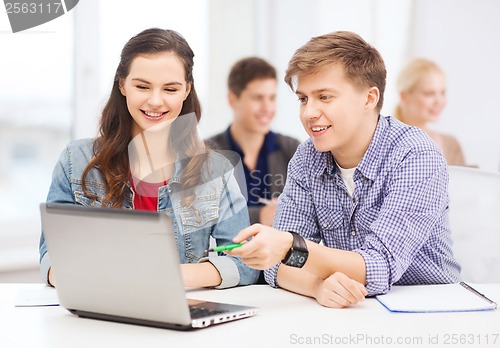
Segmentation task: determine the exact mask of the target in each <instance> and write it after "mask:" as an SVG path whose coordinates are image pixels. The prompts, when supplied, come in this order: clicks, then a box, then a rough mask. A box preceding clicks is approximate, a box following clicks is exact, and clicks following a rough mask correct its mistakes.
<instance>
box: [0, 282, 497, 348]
mask: <svg viewBox="0 0 500 348" xmlns="http://www.w3.org/2000/svg"><path fill="white" fill-rule="evenodd" d="M42 287H43V285H41V284H0V347H6V348H17V347H37V348H39V347H50V348H59V347H64V348H67V347H75V348H78V347H85V348H88V347H120V348H127V347H134V348H137V347H141V348H142V347H145V348H149V347H196V346H197V345H199V346H202V347H216V346H217V347H231V346H232V347H238V348H240V347H262V346H263V347H288V346H292V347H297V346H307V347H313V346H353V347H387V346H394V347H398V346H401V347H479V346H487V347H500V310H495V311H485V312H466V313H390V312H389V311H388V310H387V309H385V308H384V307H382V306H381V305H380V304H379V303H378V301H377V300H375V299H373V298H369V299H366V300H365V301H364V302H362V303H361V304H359V305H356V306H354V307H352V308H347V309H330V308H325V307H322V306H320V305H319V304H317V302H316V301H315V300H314V299H310V298H306V297H303V296H299V295H296V294H293V293H290V292H287V291H285V290H281V289H273V288H271V287H269V286H267V285H254V286H248V287H240V288H233V289H226V290H205V289H203V290H196V291H188V296H189V297H192V298H199V299H205V300H211V301H221V302H229V303H237V304H246V305H253V306H256V307H259V308H260V310H259V313H258V314H257V315H256V316H254V317H251V318H247V319H242V320H239V321H235V322H231V323H225V324H220V325H215V326H213V327H209V328H205V329H201V330H196V331H189V332H179V331H173V330H167V329H158V328H150V327H142V326H136V325H129V324H121V323H113V322H106V321H99V320H93V319H82V318H79V317H77V316H75V315H72V314H71V313H69V312H68V311H66V310H65V309H64V308H62V307H59V306H52V307H15V306H14V304H15V302H16V298H17V295H18V293H19V291H22V290H24V289H37V288H39V289H40V288H42ZM475 287H476V288H477V289H478V290H479V291H482V292H484V293H486V294H488V295H489V296H490V297H491V298H492V299H494V300H497V301H498V300H500V284H480V285H479V284H478V285H475ZM499 302H500V301H499Z"/></svg>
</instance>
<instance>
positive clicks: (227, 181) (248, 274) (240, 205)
mask: <svg viewBox="0 0 500 348" xmlns="http://www.w3.org/2000/svg"><path fill="white" fill-rule="evenodd" d="M220 157H221V158H220V159H219V160H218V161H223V162H226V164H227V163H228V162H227V161H226V160H225V159H224V158H223V157H222V156H220ZM218 161H216V162H218ZM223 167H224V166H223ZM226 167H227V166H226ZM239 169H240V170H242V168H239ZM235 170H238V167H236V168H232V169H229V170H227V171H226V172H224V173H222V174H221V175H222V178H223V190H222V194H221V198H220V206H219V220H218V222H217V224H215V225H214V226H213V228H212V237H213V238H214V239H215V240H216V242H217V245H224V244H230V243H233V240H232V239H233V238H234V237H235V236H236V234H237V233H238V232H239V231H240V230H241V229H243V228H246V227H248V226H249V225H250V221H249V216H248V209H247V204H246V200H245V198H244V196H243V194H242V193H241V191H240V186H239V185H238V183H237V180H236V178H235ZM205 260H208V261H209V262H211V263H212V264H213V265H214V266H215V267H216V268H217V270H218V271H219V274H220V276H221V278H222V282H221V284H220V285H219V286H217V287H216V288H218V289H223V288H228V287H232V286H236V285H248V284H254V283H255V282H256V281H257V278H258V277H259V271H258V270H256V269H253V268H250V267H248V266H247V265H245V264H244V263H243V261H242V260H241V259H240V258H238V257H233V256H229V255H226V254H224V253H219V254H218V255H216V256H209V257H208V258H207V259H205Z"/></svg>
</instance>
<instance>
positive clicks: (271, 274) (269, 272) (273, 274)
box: [264, 262, 281, 288]
mask: <svg viewBox="0 0 500 348" xmlns="http://www.w3.org/2000/svg"><path fill="white" fill-rule="evenodd" d="M280 265H281V262H279V263H278V264H276V265H275V266H274V267H271V268H269V269H266V270H264V279H265V280H266V282H267V284H269V285H271V286H272V287H273V288H279V285H278V280H277V277H278V268H279V267H280Z"/></svg>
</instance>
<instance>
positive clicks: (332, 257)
mask: <svg viewBox="0 0 500 348" xmlns="http://www.w3.org/2000/svg"><path fill="white" fill-rule="evenodd" d="M306 243H307V248H308V250H309V257H308V259H307V262H306V264H305V265H304V270H306V271H308V272H310V273H312V274H314V275H316V276H317V277H318V278H321V279H326V278H328V277H329V276H331V275H332V274H334V273H335V272H342V273H344V274H345V275H347V276H348V277H349V278H352V279H354V280H356V281H358V282H360V283H361V284H365V285H366V264H365V260H364V258H363V256H361V255H360V254H358V253H356V252H353V251H347V250H340V249H334V248H329V247H325V246H324V245H320V244H317V243H314V242H311V241H306Z"/></svg>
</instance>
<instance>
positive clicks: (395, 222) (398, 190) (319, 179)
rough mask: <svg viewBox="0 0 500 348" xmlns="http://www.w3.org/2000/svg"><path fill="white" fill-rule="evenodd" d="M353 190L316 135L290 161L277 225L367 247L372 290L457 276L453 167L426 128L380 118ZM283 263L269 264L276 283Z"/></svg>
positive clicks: (333, 243)
mask: <svg viewBox="0 0 500 348" xmlns="http://www.w3.org/2000/svg"><path fill="white" fill-rule="evenodd" d="M353 179H354V183H355V189H354V193H353V195H352V197H351V196H349V194H348V193H347V189H346V186H345V184H344V182H343V181H342V178H341V176H340V171H339V170H338V169H337V166H336V165H335V161H334V158H333V156H332V154H331V153H330V152H318V151H317V150H316V149H315V148H314V145H313V143H312V141H311V140H309V141H307V142H305V143H303V144H302V145H300V146H299V148H298V149H297V152H296V153H295V155H294V157H293V158H292V159H291V161H290V163H289V167H288V177H287V182H286V185H285V190H284V192H283V194H282V195H281V196H280V199H279V202H278V207H277V212H276V216H275V219H274V225H273V226H274V227H275V228H277V229H279V230H282V231H295V232H297V233H300V234H301V235H302V236H303V237H304V238H307V239H309V240H311V241H314V242H316V243H319V242H320V241H322V242H323V243H324V245H326V246H328V247H331V248H337V249H343V250H352V251H354V252H357V253H359V254H361V255H362V256H363V258H364V261H365V264H366V288H367V290H368V294H369V295H375V294H381V293H385V292H387V291H388V290H390V288H391V286H392V284H396V285H401V284H436V283H453V282H457V281H458V280H459V273H460V266H459V264H458V263H457V261H456V260H455V259H454V258H453V253H452V240H451V235H450V228H449V223H448V201H449V198H448V172H447V165H446V161H445V159H444V157H443V155H442V153H441V151H440V150H439V149H438V148H437V146H436V145H435V144H434V142H433V141H432V140H431V139H430V138H429V137H428V136H427V135H426V134H425V133H424V132H422V131H421V130H420V129H418V128H415V127H410V126H407V125H405V124H403V123H401V122H399V121H397V120H396V119H394V118H393V117H390V116H389V117H383V116H380V117H379V121H378V125H377V128H376V131H375V133H374V136H373V139H372V141H371V143H370V146H369V147H368V150H367V151H366V153H365V155H364V157H363V158H362V159H361V162H360V163H359V164H358V166H357V168H356V170H355V172H354V177H353ZM278 267H279V264H277V265H276V266H274V267H273V268H270V269H268V270H266V271H265V278H266V281H267V282H268V283H269V284H270V285H271V286H274V287H277V286H278V284H277V282H276V273H277V270H278Z"/></svg>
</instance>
